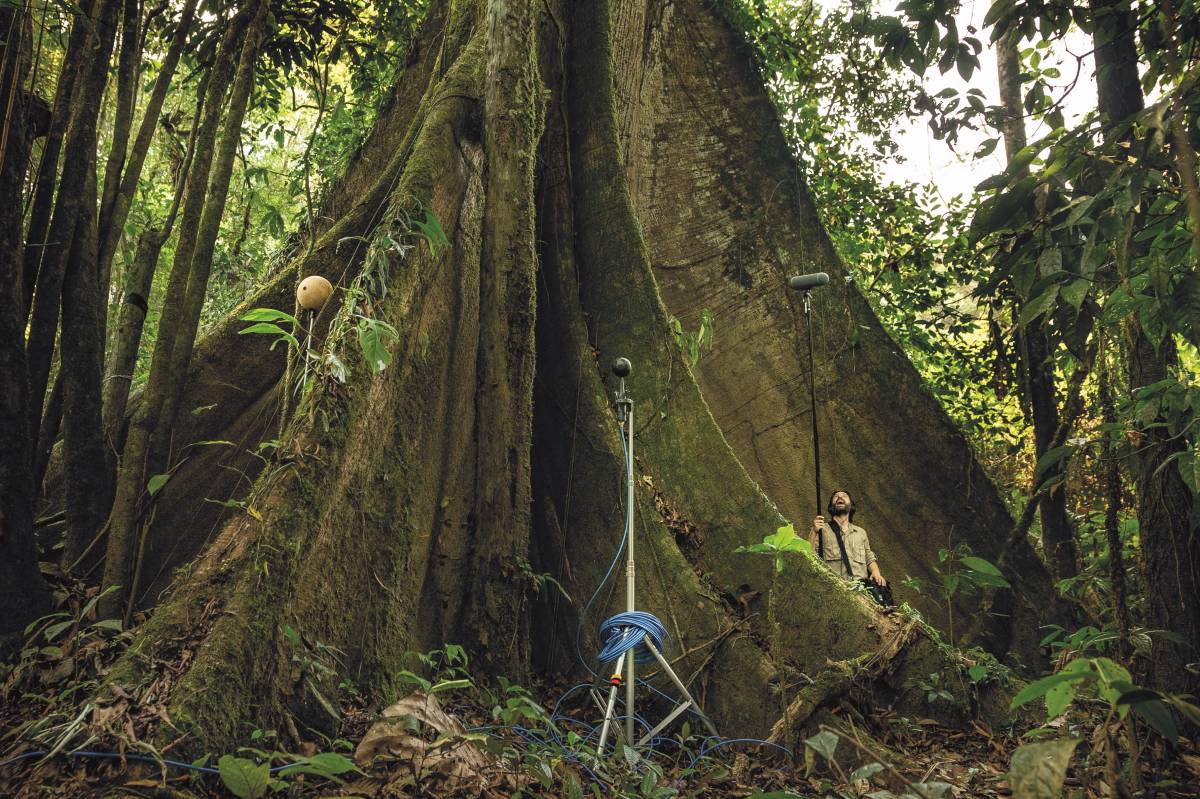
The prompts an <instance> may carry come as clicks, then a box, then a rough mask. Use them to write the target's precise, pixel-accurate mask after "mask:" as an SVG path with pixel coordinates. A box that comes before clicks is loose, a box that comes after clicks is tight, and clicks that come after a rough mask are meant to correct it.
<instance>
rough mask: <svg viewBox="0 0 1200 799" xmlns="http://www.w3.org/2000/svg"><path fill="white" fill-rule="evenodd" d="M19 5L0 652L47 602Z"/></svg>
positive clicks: (1, 61) (6, 165)
mask: <svg viewBox="0 0 1200 799" xmlns="http://www.w3.org/2000/svg"><path fill="white" fill-rule="evenodd" d="M24 17H25V15H24V11H23V9H21V8H19V7H14V6H11V5H6V6H3V7H0V36H2V37H3V38H0V53H3V56H2V57H0V130H2V131H3V142H4V145H3V148H0V152H2V155H0V418H3V419H4V420H6V423H5V424H3V425H0V607H3V608H4V609H5V610H4V613H2V614H0V651H7V649H8V646H9V644H12V643H19V642H15V641H13V640H12V639H11V638H10V637H11V636H14V634H19V633H20V632H21V631H22V630H23V629H24V628H25V625H26V624H28V623H29V622H31V621H33V620H34V619H36V618H37V617H38V616H40V615H42V614H43V613H45V612H46V611H47V610H48V609H49V605H50V595H49V592H48V591H47V590H46V583H45V582H44V581H43V580H42V573H41V571H40V570H39V569H38V558H37V548H36V546H35V544H34V538H33V501H34V491H35V488H34V484H33V448H34V439H33V436H32V433H31V431H30V429H29V425H27V424H25V423H24V420H26V419H28V418H29V373H28V371H27V369H26V364H25V348H24V346H23V340H24V335H23V333H24V329H25V311H24V308H25V298H24V293H23V291H22V258H21V252H22V251H21V210H22V208H24V203H22V201H21V190H22V188H23V186H24V183H25V171H26V168H27V166H28V163H29V149H30V144H31V142H30V136H29V134H28V131H27V126H26V107H25V102H24V97H23V93H24V92H23V87H24V82H25V76H26V73H27V72H28V70H29V45H28V41H27V40H28V38H29V37H28V35H27V34H28V31H29V25H28V21H27V20H26V19H25V18H24Z"/></svg>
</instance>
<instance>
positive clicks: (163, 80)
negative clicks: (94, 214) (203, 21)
mask: <svg viewBox="0 0 1200 799" xmlns="http://www.w3.org/2000/svg"><path fill="white" fill-rule="evenodd" d="M196 3H197V0H185V2H184V4H183V9H182V10H181V11H180V17H179V23H178V24H177V25H176V26H175V34H174V35H173V36H172V37H171V44H170V45H169V46H168V48H167V54H166V56H165V57H164V58H163V62H162V65H161V66H160V67H159V71H158V75H156V76H155V78H154V88H152V89H151V90H150V98H149V99H148V100H147V101H146V108H145V111H143V112H142V122H141V124H140V125H139V126H138V132H137V137H136V138H135V139H134V142H133V148H132V149H131V150H130V152H129V163H128V165H127V166H126V168H125V176H124V178H122V179H121V180H120V185H119V187H115V193H114V197H113V199H112V202H111V204H110V205H108V206H106V207H107V208H108V209H109V210H108V212H107V213H105V212H104V211H103V210H102V212H101V214H100V237H101V238H100V269H101V271H102V273H107V272H108V271H109V270H111V269H112V260H113V255H114V254H115V253H116V251H117V245H118V244H120V241H121V236H122V235H123V233H124V229H125V220H126V219H127V218H128V216H129V206H130V203H132V202H133V196H134V194H136V193H137V187H138V181H139V180H140V179H141V176H142V167H143V166H144V165H145V163H146V155H147V154H148V153H149V152H150V143H151V142H152V141H153V140H154V131H155V130H156V129H157V128H158V120H159V116H160V115H161V114H162V107H163V103H164V102H165V101H166V99H167V91H168V90H169V89H170V87H171V81H172V79H173V78H174V77H175V69H176V67H178V66H179V57H180V56H181V55H182V54H183V48H184V46H185V45H186V44H187V35H188V33H189V32H190V31H191V29H192V22H193V20H194V19H195V14H196ZM192 127H193V130H195V127H196V126H195V125H193V126H192ZM104 185H105V193H107V192H108V180H107V179H106V180H105V184H104Z"/></svg>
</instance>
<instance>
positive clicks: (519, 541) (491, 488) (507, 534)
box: [470, 0, 542, 678]
mask: <svg viewBox="0 0 1200 799" xmlns="http://www.w3.org/2000/svg"><path fill="white" fill-rule="evenodd" d="M534 17H535V12H534V9H533V6H532V4H530V3H510V2H507V1H506V0H488V2H487V21H486V23H485V24H486V28H487V31H488V38H487V42H486V47H487V72H486V76H485V79H484V86H485V87H486V88H485V90H484V95H483V130H484V135H483V151H484V156H485V158H486V160H487V164H488V169H487V177H486V186H485V189H484V208H485V210H484V215H483V249H482V254H481V259H480V275H479V282H480V285H479V317H480V318H479V356H478V357H479V363H478V366H477V372H478V375H479V377H478V381H479V382H478V386H477V388H476V390H475V397H476V414H477V417H476V418H477V419H486V420H490V423H489V424H487V425H486V426H480V427H479V429H478V431H477V437H478V445H477V446H478V454H477V457H476V461H475V474H476V486H475V510H474V512H475V519H476V524H477V526H476V528H475V531H474V532H475V535H476V543H475V545H474V547H473V552H474V557H473V563H472V577H471V579H472V580H473V582H474V584H475V592H474V595H475V597H476V602H475V609H474V612H473V614H472V618H471V621H470V624H471V630H470V642H471V643H472V644H473V645H474V646H473V648H474V649H475V651H477V652H478V653H479V654H480V655H482V656H483V662H484V666H485V667H486V668H488V669H489V670H493V671H496V672H498V673H500V672H503V673H508V674H516V675H522V678H523V677H524V675H526V674H527V673H528V670H529V663H530V661H529V649H530V642H529V628H528V625H527V624H526V623H521V624H517V625H516V626H515V629H514V627H513V625H512V622H511V621H510V620H511V619H521V620H523V621H524V620H527V619H528V614H527V612H525V610H526V609H525V607H524V606H525V596H526V593H527V591H528V584H527V581H528V580H529V579H530V578H529V575H527V574H523V571H526V570H527V567H526V568H525V569H523V567H522V564H523V563H528V562H529V529H530V502H531V501H532V496H531V493H530V491H531V489H530V483H529V464H530V461H529V458H530V450H531V448H532V445H533V424H532V422H533V419H532V414H531V413H529V412H522V411H521V410H520V409H529V408H531V403H532V401H533V373H534V357H535V352H534V351H535V347H534V319H535V316H536V313H535V303H534V295H535V293H536V292H535V283H534V274H535V272H536V267H537V256H536V254H535V251H534V241H535V238H534V227H535V225H534V197H533V177H534V162H535V154H536V152H537V144H538V140H539V139H540V137H541V128H542V99H541V90H542V87H541V82H540V76H539V74H538V71H537V64H538V60H537V59H538V55H537V47H536V45H535V41H536V39H535V36H534ZM514 410H515V411H516V412H514ZM497 631H503V634H502V635H500V636H497V635H496V632H497Z"/></svg>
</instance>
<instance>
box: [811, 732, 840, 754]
mask: <svg viewBox="0 0 1200 799" xmlns="http://www.w3.org/2000/svg"><path fill="white" fill-rule="evenodd" d="M804 745H805V746H807V747H810V748H811V749H812V750H813V751H814V752H816V753H817V754H819V755H821V757H823V758H825V759H826V760H833V753H834V751H836V750H837V745H838V737H837V736H836V735H835V734H833V733H832V732H829V731H828V730H824V731H822V732H819V733H817V734H816V735H814V736H813V737H811V738H809V739H807V740H805V742H804Z"/></svg>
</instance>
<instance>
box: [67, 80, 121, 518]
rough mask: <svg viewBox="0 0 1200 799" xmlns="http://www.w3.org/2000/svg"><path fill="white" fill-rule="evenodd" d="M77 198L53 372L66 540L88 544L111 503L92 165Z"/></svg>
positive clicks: (102, 302) (94, 186) (94, 187)
mask: <svg viewBox="0 0 1200 799" xmlns="http://www.w3.org/2000/svg"><path fill="white" fill-rule="evenodd" d="M105 66H106V65H105ZM100 71H106V70H105V69H100ZM83 194H84V197H83V207H82V208H81V213H80V219H79V223H78V224H77V226H76V228H75V233H74V237H73V238H74V241H73V242H72V244H71V249H70V252H69V254H68V259H67V264H66V273H67V274H66V280H65V282H64V285H63V298H62V311H63V313H62V363H61V365H60V367H59V368H60V370H61V371H62V377H63V411H62V428H63V476H64V478H65V481H66V492H65V493H66V516H67V538H68V539H69V540H72V541H87V540H90V539H91V538H92V537H93V536H95V535H96V534H97V533H98V532H99V531H100V528H101V526H103V524H104V520H105V518H106V517H107V516H108V510H109V503H110V502H111V500H112V470H111V466H110V461H109V459H108V458H107V457H106V454H105V448H104V437H103V424H102V420H101V410H100V398H101V395H102V388H103V386H102V380H101V377H102V371H103V364H104V335H103V332H102V327H101V325H102V324H103V322H102V318H101V317H102V313H103V309H104V308H105V306H106V302H105V298H104V296H103V294H102V293H101V288H100V275H99V273H98V270H97V268H96V254H97V245H96V171H95V162H94V161H93V162H91V163H90V165H89V168H88V174H87V178H86V182H85V184H84V190H83Z"/></svg>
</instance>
